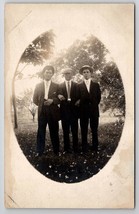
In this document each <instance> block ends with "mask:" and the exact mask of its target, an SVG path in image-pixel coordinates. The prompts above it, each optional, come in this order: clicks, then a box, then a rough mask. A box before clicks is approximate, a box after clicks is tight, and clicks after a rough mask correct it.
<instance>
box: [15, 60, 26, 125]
mask: <svg viewBox="0 0 139 214" xmlns="http://www.w3.org/2000/svg"><path fill="white" fill-rule="evenodd" d="M27 65H28V64H25V66H24V67H23V68H22V70H21V71H20V72H18V71H17V69H18V66H19V62H18V64H17V67H16V71H15V74H14V77H13V81H12V104H13V110H14V128H15V129H17V128H18V122H17V109H16V97H15V87H14V82H15V78H16V76H17V75H18V74H19V73H21V72H22V71H23V70H24V68H25V67H26V66H27Z"/></svg>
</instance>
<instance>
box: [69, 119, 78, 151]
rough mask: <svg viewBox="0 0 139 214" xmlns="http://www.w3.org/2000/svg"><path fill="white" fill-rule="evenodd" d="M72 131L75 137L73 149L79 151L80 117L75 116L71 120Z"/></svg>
mask: <svg viewBox="0 0 139 214" xmlns="http://www.w3.org/2000/svg"><path fill="white" fill-rule="evenodd" d="M71 132H72V138H73V150H74V152H77V151H78V119H77V118H73V119H72V120H71Z"/></svg>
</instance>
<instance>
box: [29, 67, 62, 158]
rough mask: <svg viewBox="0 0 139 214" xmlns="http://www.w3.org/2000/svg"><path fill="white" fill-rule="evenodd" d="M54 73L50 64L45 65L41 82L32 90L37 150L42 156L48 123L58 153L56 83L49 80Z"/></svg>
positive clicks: (54, 149) (55, 150)
mask: <svg viewBox="0 0 139 214" xmlns="http://www.w3.org/2000/svg"><path fill="white" fill-rule="evenodd" d="M53 74H54V68H53V67H52V66H45V67H44V69H43V71H42V77H43V82H41V83H39V84H38V85H37V86H36V88H35V91H34V96H33V102H34V103H35V104H36V105H37V106H38V133H37V152H38V156H42V154H43V152H44V149H45V134H46V126H47V124H48V126H49V131H50V137H51V141H52V146H53V151H54V153H55V154H56V155H57V154H58V153H59V135H58V130H59V126H58V120H59V119H60V111H59V107H58V103H59V99H58V97H57V96H58V94H57V92H58V85H57V84H56V83H54V82H52V81H51V78H52V76H53Z"/></svg>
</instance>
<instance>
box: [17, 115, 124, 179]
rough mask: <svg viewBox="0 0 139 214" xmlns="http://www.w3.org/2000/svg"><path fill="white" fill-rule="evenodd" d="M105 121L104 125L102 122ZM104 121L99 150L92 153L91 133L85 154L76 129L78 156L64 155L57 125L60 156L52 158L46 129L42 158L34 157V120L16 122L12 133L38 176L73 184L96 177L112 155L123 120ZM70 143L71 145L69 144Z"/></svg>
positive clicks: (35, 131) (101, 125) (101, 128)
mask: <svg viewBox="0 0 139 214" xmlns="http://www.w3.org/2000/svg"><path fill="white" fill-rule="evenodd" d="M105 121H106V122H105ZM108 121H110V120H103V121H101V122H100V126H99V149H98V152H97V153H94V152H93V151H92V146H91V142H90V141H91V133H90V130H89V135H88V136H89V137H88V152H87V153H86V154H82V153H81V137H80V130H79V150H80V152H79V154H74V153H71V154H65V153H63V135H62V129H61V126H60V130H59V136H60V156H55V155H54V153H53V149H52V146H51V141H50V137H49V131H48V130H46V142H47V145H46V150H45V154H44V156H43V157H42V158H38V157H37V156H36V134H37V120H36V121H35V122H33V120H31V119H28V120H23V119H22V120H19V121H18V124H19V126H18V129H16V130H15V134H16V137H17V140H18V143H19V145H20V147H21V150H22V151H23V153H24V155H25V156H26V158H27V159H28V161H29V162H30V163H31V164H32V166H34V167H35V168H36V170H38V171H39V172H40V173H41V174H43V175H44V176H46V177H47V178H50V179H52V180H54V181H57V182H65V183H75V182H80V181H83V180H85V179H88V178H90V177H92V176H94V175H95V174H97V173H98V172H99V171H100V170H102V169H103V167H104V166H105V165H106V164H107V162H108V161H109V159H110V158H111V157H112V155H113V154H114V152H115V150H116V148H117V146H118V143H119V140H120V137H121V134H122V129H123V125H124V120H121V119H117V118H116V119H114V120H111V122H108ZM71 144H72V143H71Z"/></svg>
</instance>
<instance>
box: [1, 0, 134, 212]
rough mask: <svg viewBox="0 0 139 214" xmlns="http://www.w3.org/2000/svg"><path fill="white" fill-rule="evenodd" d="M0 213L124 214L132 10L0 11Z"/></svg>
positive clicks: (130, 148)
mask: <svg viewBox="0 0 139 214" xmlns="http://www.w3.org/2000/svg"><path fill="white" fill-rule="evenodd" d="M4 143H5V144H4V147H5V178H4V180H5V193H4V194H5V207H7V208H101V209H103V208H105V209H106V208H112V209H118V208H122V209H125V208H126V209H127V208H134V146H135V145H134V144H135V143H134V4H129V3H128V4H14V3H9V4H8V3H7V4H5V142H4Z"/></svg>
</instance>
